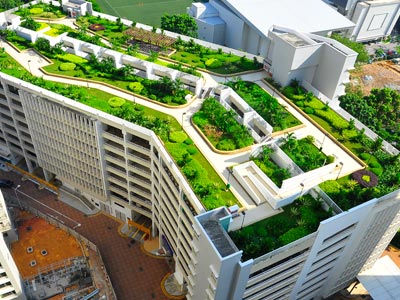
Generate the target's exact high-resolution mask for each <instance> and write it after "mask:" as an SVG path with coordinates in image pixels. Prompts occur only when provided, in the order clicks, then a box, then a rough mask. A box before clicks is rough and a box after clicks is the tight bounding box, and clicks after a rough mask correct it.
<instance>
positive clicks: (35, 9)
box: [29, 7, 43, 15]
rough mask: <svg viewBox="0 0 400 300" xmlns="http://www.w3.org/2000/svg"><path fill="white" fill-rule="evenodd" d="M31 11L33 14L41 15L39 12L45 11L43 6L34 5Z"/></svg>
mask: <svg viewBox="0 0 400 300" xmlns="http://www.w3.org/2000/svg"><path fill="white" fill-rule="evenodd" d="M29 12H30V13H31V14H32V15H39V14H41V13H43V8H40V7H34V8H31V9H30V10H29Z"/></svg>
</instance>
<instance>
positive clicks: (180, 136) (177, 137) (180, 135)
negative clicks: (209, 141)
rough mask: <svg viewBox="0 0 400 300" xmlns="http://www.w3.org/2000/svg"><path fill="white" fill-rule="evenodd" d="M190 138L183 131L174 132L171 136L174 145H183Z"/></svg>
mask: <svg viewBox="0 0 400 300" xmlns="http://www.w3.org/2000/svg"><path fill="white" fill-rule="evenodd" d="M187 138H188V136H187V134H186V133H185V132H183V131H174V132H171V133H170V134H169V140H170V141H171V142H173V143H183V142H184V141H185V140H186V139H187Z"/></svg>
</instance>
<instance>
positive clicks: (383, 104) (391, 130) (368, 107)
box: [339, 88, 400, 146]
mask: <svg viewBox="0 0 400 300" xmlns="http://www.w3.org/2000/svg"><path fill="white" fill-rule="evenodd" d="M339 100H340V106H341V107H342V108H343V109H345V110H346V111H348V112H349V113H350V114H352V115H353V116H354V117H356V118H357V119H358V120H360V122H362V123H364V124H365V125H366V126H368V128H370V129H371V130H373V131H374V132H376V133H377V134H379V135H380V136H381V137H382V138H383V139H385V140H386V141H388V142H391V143H393V145H394V146H400V93H399V92H397V91H396V90H393V89H390V88H383V89H373V90H371V93H370V94H369V95H367V96H362V95H361V94H360V93H354V92H349V91H347V93H346V95H343V96H341V97H340V99H339Z"/></svg>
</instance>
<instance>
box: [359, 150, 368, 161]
mask: <svg viewBox="0 0 400 300" xmlns="http://www.w3.org/2000/svg"><path fill="white" fill-rule="evenodd" d="M370 156H371V154H369V153H365V152H364V153H361V154H360V158H361V159H362V160H368V159H369V158H370Z"/></svg>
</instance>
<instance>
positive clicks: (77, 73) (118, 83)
mask: <svg viewBox="0 0 400 300" xmlns="http://www.w3.org/2000/svg"><path fill="white" fill-rule="evenodd" d="M46 41H47V40H45V39H40V38H39V39H38V40H37V42H36V44H35V48H37V49H38V50H40V51H41V53H44V54H45V55H46V56H47V57H51V59H52V61H53V64H52V65H49V66H46V67H44V70H46V71H47V72H49V73H52V74H59V75H63V76H70V77H77V78H87V79H90V80H95V81H99V82H104V83H107V84H109V85H112V86H115V87H118V88H121V89H124V90H127V91H130V92H133V93H135V94H137V95H140V96H143V97H147V98H149V99H151V100H154V101H158V102H161V103H165V104H169V105H181V104H185V103H186V102H187V101H186V99H185V97H186V95H189V94H191V92H190V91H188V90H186V89H184V87H183V84H182V82H181V81H180V80H179V79H177V80H171V79H170V78H169V77H166V76H164V77H162V78H160V79H159V80H150V79H146V78H142V77H139V76H137V75H135V74H134V73H135V72H134V68H133V67H132V66H129V65H125V66H123V67H122V68H119V69H117V68H115V66H114V61H113V59H112V58H105V59H102V60H101V61H100V60H98V59H97V58H96V57H95V56H94V55H92V56H91V57H90V59H89V60H86V59H82V58H81V57H79V56H76V55H72V54H67V53H64V52H63V51H62V50H61V51H56V53H55V49H54V47H53V48H52V47H50V44H48V42H46ZM42 44H43V45H42ZM47 44H48V45H47ZM57 52H58V53H57Z"/></svg>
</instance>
